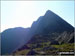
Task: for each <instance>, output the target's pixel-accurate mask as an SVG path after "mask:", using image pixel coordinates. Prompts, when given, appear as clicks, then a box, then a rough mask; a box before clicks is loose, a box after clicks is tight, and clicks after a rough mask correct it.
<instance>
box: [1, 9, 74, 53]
mask: <svg viewBox="0 0 75 56" xmlns="http://www.w3.org/2000/svg"><path fill="white" fill-rule="evenodd" d="M73 32H74V28H73V27H72V26H71V25H70V24H69V23H67V22H66V21H64V20H63V19H62V18H61V17H59V16H58V15H56V14H55V13H53V12H52V11H50V10H48V11H47V12H46V13H45V15H44V16H41V17H39V18H38V20H37V21H34V22H33V23H32V26H31V27H30V28H26V29H25V28H20V27H19V28H13V29H7V30H5V31H3V32H2V33H1V47H2V49H1V51H2V54H7V53H8V54H10V53H11V52H12V51H14V50H16V49H18V48H20V47H21V46H23V45H25V44H26V43H28V42H32V40H35V41H38V39H39V38H41V40H44V41H47V40H49V41H52V42H53V41H58V42H60V43H63V42H73V39H74V37H73V36H74V35H73V34H72V33H73ZM68 33H69V34H70V35H68ZM65 34H66V36H70V37H65V36H64V35H65ZM72 35H73V36H72ZM35 36H38V38H36V37H35ZM40 36H41V37H40ZM63 36H64V38H63ZM69 38H70V39H69ZM60 39H61V40H60ZM35 41H33V42H35ZM53 44H55V43H54V42H53Z"/></svg>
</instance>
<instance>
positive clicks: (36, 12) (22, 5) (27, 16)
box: [1, 1, 74, 32]
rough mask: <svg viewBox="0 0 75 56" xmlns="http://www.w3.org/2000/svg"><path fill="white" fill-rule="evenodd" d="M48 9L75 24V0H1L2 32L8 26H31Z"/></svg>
mask: <svg viewBox="0 0 75 56" xmlns="http://www.w3.org/2000/svg"><path fill="white" fill-rule="evenodd" d="M47 10H51V11H53V12H54V13H56V14H58V15H59V16H60V17H62V18H63V19H64V20H66V21H67V22H68V23H70V24H71V25H72V26H74V1H1V32H2V31H4V30H5V29H8V28H14V27H24V28H27V27H30V26H31V25H32V22H33V21H36V20H37V19H38V17H39V16H43V15H44V13H45V12H46V11H47Z"/></svg>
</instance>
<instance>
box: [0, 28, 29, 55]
mask: <svg viewBox="0 0 75 56" xmlns="http://www.w3.org/2000/svg"><path fill="white" fill-rule="evenodd" d="M28 31H29V28H27V29H25V28H21V27H18V28H11V29H7V30H5V31H4V32H2V33H1V40H2V41H1V47H2V48H1V52H2V54H8V53H11V52H12V51H14V50H16V49H17V48H19V47H21V46H22V45H24V44H25V41H26V40H27V38H26V35H27V33H28Z"/></svg>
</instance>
